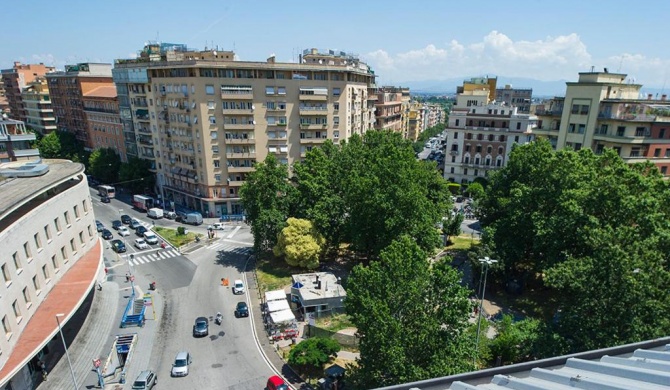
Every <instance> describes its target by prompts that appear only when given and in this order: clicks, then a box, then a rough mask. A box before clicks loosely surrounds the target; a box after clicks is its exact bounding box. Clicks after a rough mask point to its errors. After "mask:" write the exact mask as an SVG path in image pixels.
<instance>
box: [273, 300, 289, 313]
mask: <svg viewBox="0 0 670 390" xmlns="http://www.w3.org/2000/svg"><path fill="white" fill-rule="evenodd" d="M290 309H291V307H290V306H289V305H288V301H287V300H286V298H284V299H283V300H278V301H269V302H268V312H270V313H274V312H276V311H282V310H290Z"/></svg>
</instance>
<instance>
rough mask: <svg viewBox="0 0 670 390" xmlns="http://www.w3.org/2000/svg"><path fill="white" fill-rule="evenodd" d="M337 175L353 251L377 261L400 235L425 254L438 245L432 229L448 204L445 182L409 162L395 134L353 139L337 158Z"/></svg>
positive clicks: (407, 148) (404, 144)
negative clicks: (412, 242)
mask: <svg viewBox="0 0 670 390" xmlns="http://www.w3.org/2000/svg"><path fill="white" fill-rule="evenodd" d="M337 169H339V170H340V173H339V174H340V175H341V177H342V184H341V191H342V196H343V199H344V204H345V205H346V208H347V215H346V221H347V222H346V223H347V227H348V229H347V230H348V232H347V235H348V238H349V240H350V242H351V244H352V246H353V249H354V250H356V251H359V252H362V253H363V254H364V255H366V256H368V257H369V258H376V257H377V256H378V255H379V253H380V251H381V250H382V249H383V248H385V247H387V246H388V245H389V244H390V243H391V242H392V241H393V240H395V239H396V238H397V237H399V236H400V235H402V234H408V235H410V236H411V237H414V238H415V239H416V240H417V243H418V244H419V246H420V247H421V248H422V249H424V250H432V249H433V248H435V247H437V246H438V245H439V244H440V240H439V230H438V229H436V228H435V225H436V223H438V222H440V221H441V220H442V217H443V216H444V215H445V214H446V212H447V210H448V209H449V206H450V204H451V201H450V199H449V196H448V192H447V190H446V181H445V180H444V179H443V178H442V177H441V176H440V175H439V173H438V172H437V171H435V169H434V168H433V167H432V166H431V165H429V164H425V163H423V162H421V161H417V160H416V159H415V158H414V153H413V151H412V149H411V146H410V144H409V142H408V141H406V140H403V139H402V136H401V135H400V134H399V133H392V132H387V131H369V132H366V133H365V135H364V136H363V137H358V136H354V137H352V138H351V139H350V140H349V141H348V142H346V143H345V144H344V145H343V146H342V150H341V152H340V153H339V154H338V156H337Z"/></svg>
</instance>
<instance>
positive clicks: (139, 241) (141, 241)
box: [135, 238, 149, 249]
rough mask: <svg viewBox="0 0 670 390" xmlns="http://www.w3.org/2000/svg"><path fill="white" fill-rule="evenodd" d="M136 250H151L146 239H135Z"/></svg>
mask: <svg viewBox="0 0 670 390" xmlns="http://www.w3.org/2000/svg"><path fill="white" fill-rule="evenodd" d="M135 248H137V249H149V244H147V242H146V241H144V238H137V239H135Z"/></svg>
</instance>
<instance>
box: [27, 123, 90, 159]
mask: <svg viewBox="0 0 670 390" xmlns="http://www.w3.org/2000/svg"><path fill="white" fill-rule="evenodd" d="M38 149H39V151H40V155H41V156H42V157H43V158H58V159H66V160H72V161H74V162H81V163H87V162H88V159H87V153H86V152H85V151H84V146H83V145H82V144H81V142H79V140H78V139H77V138H76V137H75V136H74V134H72V133H70V132H67V131H60V130H59V131H52V132H51V133H49V134H47V135H46V136H44V137H42V139H41V140H40V142H39V144H38Z"/></svg>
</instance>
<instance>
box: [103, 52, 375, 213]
mask: <svg viewBox="0 0 670 390" xmlns="http://www.w3.org/2000/svg"><path fill="white" fill-rule="evenodd" d="M113 73H114V80H115V81H116V84H117V89H118V90H119V105H120V107H121V120H122V122H123V126H124V128H123V131H124V134H129V133H130V132H131V131H132V132H134V135H135V137H136V141H137V143H136V145H135V150H132V148H130V147H129V152H128V154H129V155H131V154H132V153H133V152H135V153H136V155H137V156H139V157H141V158H144V159H148V160H150V161H152V163H153V166H154V168H155V171H156V176H157V183H158V184H157V186H158V187H159V188H158V189H157V190H158V192H159V194H160V195H161V196H162V197H164V198H165V200H166V204H168V205H174V206H175V207H182V208H186V209H191V210H197V211H200V212H202V213H203V215H204V216H220V215H228V214H242V213H243V209H242V206H241V203H240V200H239V189H240V187H241V186H242V184H243V183H244V181H245V180H246V176H247V175H248V174H249V172H252V171H253V169H254V168H253V165H254V163H256V162H258V161H263V160H264V159H265V158H266V156H267V155H268V154H274V155H275V156H276V157H277V159H278V160H279V161H280V162H281V163H283V164H286V165H288V166H291V164H293V163H294V162H296V161H300V160H301V159H302V158H303V157H304V156H305V154H306V153H307V151H309V150H311V149H312V148H315V147H319V146H320V145H322V144H323V143H324V142H325V141H326V140H331V141H333V142H334V143H339V142H340V141H342V140H346V139H347V138H349V137H351V136H352V135H353V134H362V133H364V132H365V131H367V130H368V129H370V128H373V126H374V121H375V117H374V111H373V110H372V109H371V107H372V106H373V104H372V102H371V101H372V100H373V99H374V96H372V95H369V94H368V90H369V89H370V88H374V81H375V75H374V72H372V70H371V69H370V67H369V66H368V65H366V64H365V63H363V62H361V61H360V60H358V58H357V57H356V56H353V55H350V54H347V53H343V52H338V53H336V52H332V51H331V52H319V51H318V50H316V49H312V50H306V51H304V52H303V54H302V55H301V56H300V60H299V62H298V63H280V62H276V61H275V58H274V56H273V57H270V58H268V59H267V60H266V61H264V62H251V61H236V60H234V53H233V52H230V51H220V50H205V51H193V50H189V49H187V48H186V47H185V46H184V45H178V44H150V45H147V47H145V48H144V50H142V51H141V52H140V53H139V57H138V58H137V59H131V60H117V61H116V63H115V67H114V72H113ZM126 141H127V142H128V136H127V135H126Z"/></svg>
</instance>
